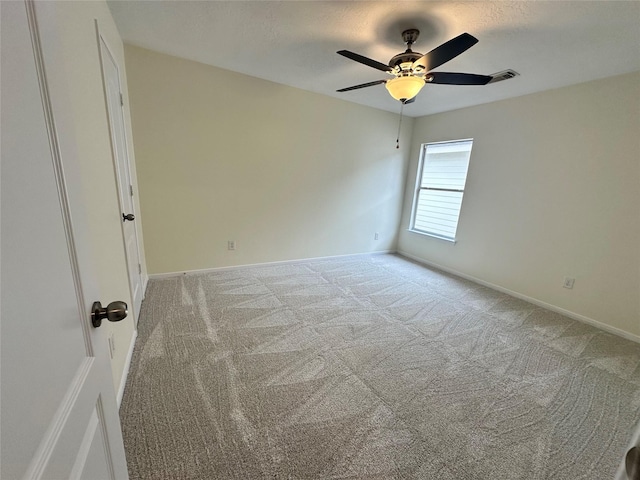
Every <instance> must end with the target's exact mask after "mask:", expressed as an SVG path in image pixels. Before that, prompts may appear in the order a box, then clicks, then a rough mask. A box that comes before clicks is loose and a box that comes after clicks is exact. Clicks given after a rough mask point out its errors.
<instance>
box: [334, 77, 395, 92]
mask: <svg viewBox="0 0 640 480" xmlns="http://www.w3.org/2000/svg"><path fill="white" fill-rule="evenodd" d="M381 83H387V81H386V80H376V81H375V82H369V83H363V84H361V85H354V86H353V87H347V88H341V89H340V90H336V92H348V91H349V90H357V89H358V88H365V87H373V86H374V85H380V84H381Z"/></svg>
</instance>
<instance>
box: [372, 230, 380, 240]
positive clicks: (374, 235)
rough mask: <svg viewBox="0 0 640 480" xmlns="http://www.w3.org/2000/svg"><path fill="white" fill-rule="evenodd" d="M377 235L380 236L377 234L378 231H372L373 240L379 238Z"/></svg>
mask: <svg viewBox="0 0 640 480" xmlns="http://www.w3.org/2000/svg"><path fill="white" fill-rule="evenodd" d="M379 237H380V236H379V235H378V232H376V233H374V234H373V239H374V240H378V238H379Z"/></svg>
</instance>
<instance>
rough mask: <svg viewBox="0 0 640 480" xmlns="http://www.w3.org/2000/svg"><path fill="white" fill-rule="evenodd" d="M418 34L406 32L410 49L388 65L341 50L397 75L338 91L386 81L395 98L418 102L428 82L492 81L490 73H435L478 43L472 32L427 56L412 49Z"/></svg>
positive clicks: (347, 54)
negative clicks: (418, 96) (419, 94)
mask: <svg viewBox="0 0 640 480" xmlns="http://www.w3.org/2000/svg"><path fill="white" fill-rule="evenodd" d="M418 35H420V31H419V30H417V29H414V28H412V29H409V30H405V31H404V32H402V38H403V40H404V43H406V44H407V50H406V51H405V52H404V53H399V54H398V55H395V56H394V57H393V58H391V60H389V64H388V65H385V64H384V63H380V62H377V61H376V60H372V59H370V58H367V57H364V56H362V55H359V54H357V53H354V52H350V51H349V50H340V51H339V52H337V53H338V54H340V55H342V56H344V57H347V58H350V59H351V60H355V61H356V62H359V63H362V64H364V65H367V66H369V67H373V68H375V69H377V70H381V71H383V72H386V73H388V74H389V75H392V76H393V77H394V78H392V79H391V80H376V81H374V82H369V83H363V84H361V85H354V86H353V87H347V88H341V89H340V90H336V91H337V92H348V91H350V90H357V89H359V88H365V87H372V86H374V85H380V84H381V83H384V84H385V87H386V88H387V90H388V91H389V93H390V94H391V96H392V97H393V98H395V99H396V100H399V101H400V102H402V103H403V104H406V103H411V102H414V101H415V97H416V95H417V94H418V92H420V90H421V89H422V87H424V86H425V84H427V83H436V84H440V85H486V84H487V83H489V82H490V81H491V80H492V78H493V77H492V76H490V75H477V74H474V73H451V72H432V70H433V69H434V68H438V67H439V66H440V65H443V64H444V63H446V62H448V61H449V60H451V59H453V58H455V57H457V56H458V55H460V54H461V53H462V52H464V51H466V50H468V49H469V48H471V47H472V46H474V45H475V44H476V43H478V39H477V38H475V37H474V36H473V35H469V34H468V33H463V34H461V35H458V36H457V37H455V38H452V39H451V40H449V41H448V42H445V43H443V44H442V45H440V46H439V47H436V48H434V49H433V50H431V51H430V52H429V53H426V54H425V55H423V54H421V53H418V52H414V51H413V50H411V46H412V45H413V44H414V43H415V41H416V40H417V39H418Z"/></svg>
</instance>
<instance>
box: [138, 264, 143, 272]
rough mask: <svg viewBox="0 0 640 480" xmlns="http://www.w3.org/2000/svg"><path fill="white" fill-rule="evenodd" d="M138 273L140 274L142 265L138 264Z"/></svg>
mask: <svg viewBox="0 0 640 480" xmlns="http://www.w3.org/2000/svg"><path fill="white" fill-rule="evenodd" d="M138 273H140V274H141V273H142V265H141V264H138Z"/></svg>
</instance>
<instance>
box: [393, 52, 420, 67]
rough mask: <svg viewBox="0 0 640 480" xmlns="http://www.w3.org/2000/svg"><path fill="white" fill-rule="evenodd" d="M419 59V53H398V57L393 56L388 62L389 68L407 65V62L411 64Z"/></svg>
mask: <svg viewBox="0 0 640 480" xmlns="http://www.w3.org/2000/svg"><path fill="white" fill-rule="evenodd" d="M420 57H422V54H421V53H418V52H413V51H411V50H407V51H406V52H404V53H399V54H398V55H395V56H393V57H392V58H391V60H389V66H390V67H392V68H393V67H396V66H398V65H400V64H402V63H407V62H409V63H413V62H415V61H416V60H418V59H419V58H420Z"/></svg>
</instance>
